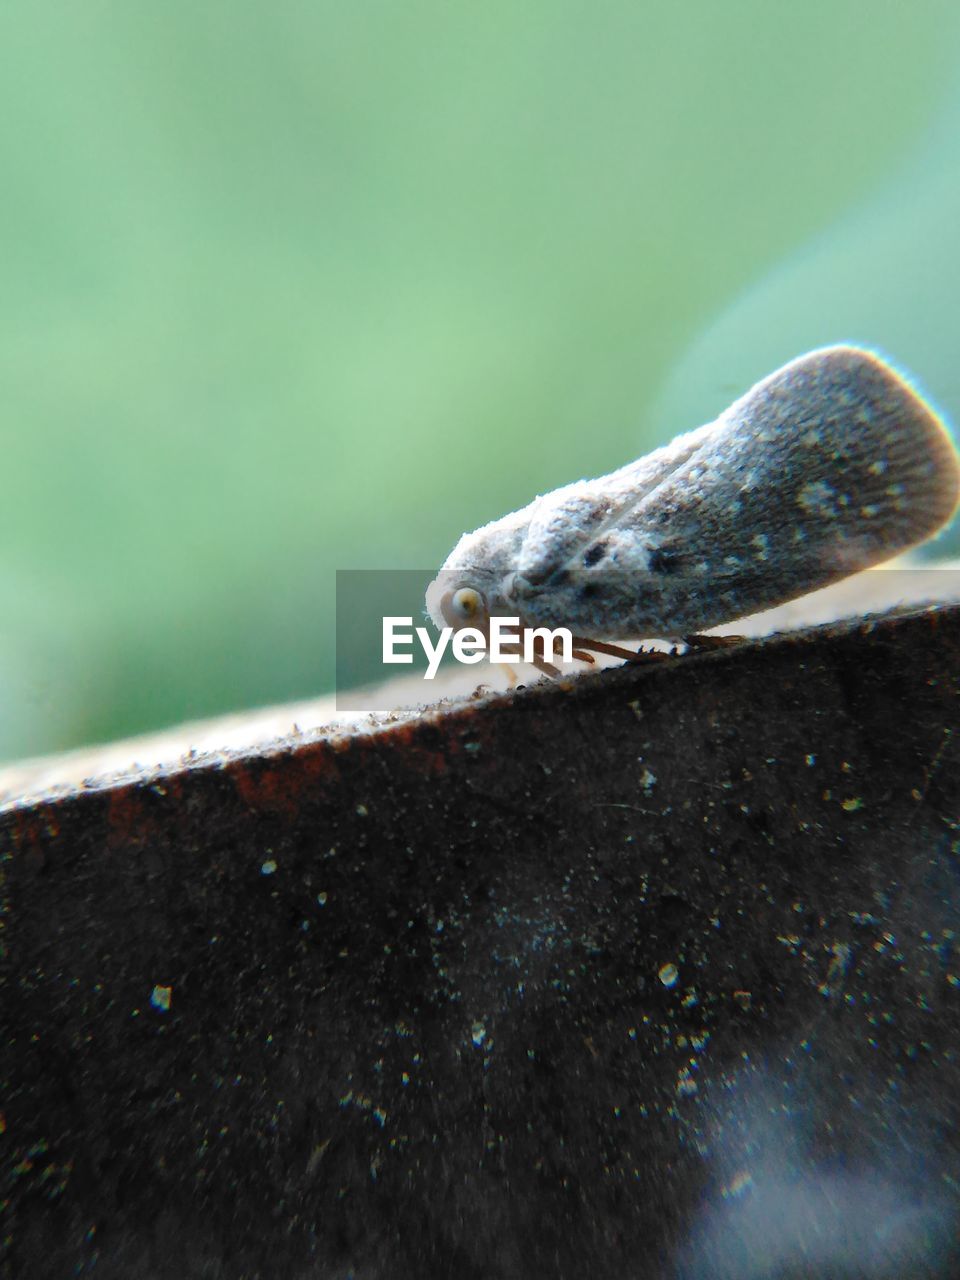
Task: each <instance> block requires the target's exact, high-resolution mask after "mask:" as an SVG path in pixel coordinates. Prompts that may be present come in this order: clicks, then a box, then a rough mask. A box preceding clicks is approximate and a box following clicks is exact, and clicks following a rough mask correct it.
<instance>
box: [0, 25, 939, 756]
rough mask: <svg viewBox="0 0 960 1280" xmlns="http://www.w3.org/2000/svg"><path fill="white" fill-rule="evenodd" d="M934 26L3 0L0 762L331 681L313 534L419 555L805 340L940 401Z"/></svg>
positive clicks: (324, 575)
mask: <svg viewBox="0 0 960 1280" xmlns="http://www.w3.org/2000/svg"><path fill="white" fill-rule="evenodd" d="M958 26H960V7H958V6H956V5H954V4H952V3H947V2H946V0H944V2H943V3H933V2H931V0H913V2H912V3H911V4H909V5H907V4H899V3H893V2H891V3H883V2H882V0H813V2H810V0H808V2H807V3H804V4H803V5H786V4H771V3H769V0H749V2H746V0H740V2H738V0H727V2H726V3H724V4H717V3H716V0H692V2H691V0H688V3H685V4H683V5H653V4H651V3H642V2H638V0H617V2H615V3H603V2H601V3H599V4H596V3H595V4H590V5H587V4H583V3H569V2H566V0H551V2H550V3H544V2H542V0H531V2H530V3H526V4H523V5H519V4H516V3H510V4H505V3H497V2H496V0H494V3H491V4H487V5H483V6H466V5H462V6H456V5H449V4H440V3H417V2H414V3H407V4H404V5H398V4H393V3H385V2H384V0H365V2H364V3H361V4H355V5H346V4H342V3H341V4H330V3H311V4H307V3H300V2H298V3H292V2H288V3H279V4H277V3H273V4H266V3H259V4H255V3H243V2H239V3H238V2H236V0H234V2H233V3H230V4H227V3H222V2H221V3H210V4H203V5H197V4H194V3H190V4H187V3H185V2H184V0H174V2H172V3H171V2H167V3H164V4H162V5H146V4H143V3H136V2H134V3H124V4H117V3H115V4H105V3H95V2H94V3H90V4H84V5H73V4H64V3H62V2H58V3H46V2H45V0H8V3H5V4H4V5H3V7H2V9H0V122H2V123H0V165H2V175H3V198H2V201H0V245H2V254H3V257H2V261H3V275H2V289H0V396H2V412H3V419H2V422H3V425H2V431H3V470H2V479H3V501H2V504H0V520H2V536H0V586H2V600H3V611H2V616H0V710H2V714H0V757H3V758H10V757H16V756H21V755H26V754H30V753H35V752H41V751H50V750H55V749H60V748H65V747H69V746H72V745H75V744H78V743H82V742H89V741H95V740H103V739H108V738H112V737H116V736H119V735H123V734H128V733H133V732H139V731H143V730H146V729H150V728H152V727H155V726H161V725H166V724H171V723H175V722H176V721H178V720H181V719H184V718H190V717H196V716H201V715H207V714H212V713H215V712H219V711H223V710H232V709H237V708H241V707H244V706H254V705H257V704H263V703H267V702H272V701H276V700H281V699H288V698H295V697H303V696H309V695H313V694H317V693H321V692H323V691H324V690H328V689H330V688H331V685H332V680H333V651H332V650H333V633H334V626H333V592H334V570H335V569H336V568H337V567H341V568H359V567H392V566H403V567H406V566H409V567H414V566H418V567H422V566H429V565H435V564H439V562H440V561H441V560H442V559H443V557H444V556H445V555H446V553H447V552H448V551H449V549H450V548H451V547H452V545H453V543H454V542H455V541H456V539H457V537H458V536H459V535H460V533H461V532H462V531H463V530H464V529H468V528H474V527H476V526H477V525H479V524H481V523H483V522H484V521H486V520H488V519H491V518H493V517H494V516H497V515H500V514H502V513H503V512H504V511H506V510H508V509H510V508H512V507H515V506H517V505H520V504H523V503H525V502H527V501H528V500H529V499H530V498H531V497H532V496H533V495H534V494H535V493H537V492H542V491H544V490H545V489H549V488H552V487H554V486H556V485H558V484H561V483H565V482H567V481H569V480H571V479H575V478H577V477H578V476H581V475H596V474H601V473H602V472H604V471H606V470H610V469H612V468H613V467H616V466H619V465H621V464H622V463H623V462H625V461H627V460H628V459H630V458H632V457H634V456H637V455H638V454H639V453H641V452H643V451H645V450H646V449H648V448H649V447H651V446H652V445H654V444H656V443H658V442H661V441H663V440H665V439H668V438H669V437H670V436H672V435H673V434H675V432H676V431H678V430H681V429H686V428H688V427H691V426H693V425H696V423H697V422H699V421H702V420H704V419H706V418H709V417H712V416H714V415H715V414H716V413H717V412H718V411H719V410H720V409H722V408H724V407H725V405H726V403H727V402H728V401H729V400H730V399H731V398H732V397H733V396H734V395H736V394H738V393H739V392H740V391H742V390H743V389H745V387H746V385H747V384H748V383H749V382H750V381H752V380H753V379H754V378H755V377H758V376H760V375H761V374H764V373H766V372H768V371H769V370H770V369H771V368H772V367H773V366H774V365H775V364H777V363H779V362H780V361H782V360H785V359H788V358H789V357H791V356H793V355H795V354H798V352H799V351H801V350H803V349H805V348H807V347H810V346H814V345H820V344H822V343H824V342H828V341H834V340H837V339H844V338H846V339H856V340H859V341H864V342H867V343H871V344H874V345H879V346H880V347H881V348H883V349H885V350H887V351H888V352H889V353H890V354H892V355H894V356H895V357H896V358H897V359H898V360H900V361H902V362H903V363H904V364H905V365H906V366H907V367H909V368H910V369H911V370H912V371H913V372H914V373H915V374H916V375H917V376H918V378H919V379H920V380H921V382H922V384H923V385H924V386H925V387H926V388H927V389H928V391H929V392H930V393H931V394H932V395H933V397H934V399H935V400H937V402H938V403H939V404H940V405H941V406H942V407H944V408H946V409H947V410H949V411H950V412H951V413H952V414H953V416H954V417H955V418H957V417H960V372H958V368H957V366H958V352H960V344H958V336H960V333H958V328H960V326H958V321H957V294H958V288H957V286H958V283H960V270H958V268H960V231H958V228H960V165H958V163H957V162H958V159H960V143H958V139H960V97H958V94H957V92H956V90H955V88H954V85H956V84H957V83H958V82H960V77H958V68H960V38H958V35H960V33H958ZM943 545H944V544H941V546H943Z"/></svg>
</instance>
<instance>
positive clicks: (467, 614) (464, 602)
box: [450, 587, 483, 622]
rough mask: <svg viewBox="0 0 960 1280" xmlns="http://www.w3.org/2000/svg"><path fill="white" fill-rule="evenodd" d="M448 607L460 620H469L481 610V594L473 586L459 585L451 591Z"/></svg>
mask: <svg viewBox="0 0 960 1280" xmlns="http://www.w3.org/2000/svg"><path fill="white" fill-rule="evenodd" d="M450 607H451V609H452V610H453V612H454V614H455V615H456V616H457V617H458V618H459V619H460V621H461V622H471V621H472V620H473V619H474V618H475V617H476V616H477V615H478V614H479V613H481V612H482V611H483V596H482V595H481V594H480V592H479V591H474V589H473V587H461V588H460V589H459V591H455V592H454V593H453V597H452V599H451V600H450Z"/></svg>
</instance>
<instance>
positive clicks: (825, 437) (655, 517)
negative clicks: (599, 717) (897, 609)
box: [508, 347, 960, 639]
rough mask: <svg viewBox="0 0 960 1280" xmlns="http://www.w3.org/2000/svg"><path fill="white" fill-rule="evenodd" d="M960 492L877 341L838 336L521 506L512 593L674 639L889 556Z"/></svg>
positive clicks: (943, 437) (944, 448) (548, 610)
mask: <svg viewBox="0 0 960 1280" xmlns="http://www.w3.org/2000/svg"><path fill="white" fill-rule="evenodd" d="M958 492H960V471H958V463H957V455H956V451H955V449H954V446H953V444H952V442H951V440H950V437H949V435H948V434H947V432H946V430H945V428H944V427H943V424H942V423H941V422H940V420H939V419H938V417H937V416H936V414H935V413H934V412H933V411H932V410H931V409H930V407H929V406H928V405H927V404H926V403H925V402H924V401H923V399H921V397H920V396H919V395H917V393H916V392H915V391H914V390H913V389H912V388H911V387H910V386H908V385H907V383H906V382H905V381H904V380H903V379H902V378H901V377H900V376H899V375H898V374H897V373H896V372H895V371H894V370H893V369H891V368H890V366H889V365H887V364H886V363H885V362H884V361H882V360H881V359H879V357H877V356H875V355H873V354H872V353H870V352H867V351H863V350H859V349H857V348H853V347H831V348H825V349H823V350H821V351H814V352H811V353H810V354H809V355H806V356H802V357H800V358H799V359H798V360H795V361H793V362H792V363H791V364H789V365H786V366H785V367H784V368H782V369H780V370H778V371H777V372H776V373H773V374H771V375H770V377H768V378H766V379H764V381H762V382H760V383H758V384H757V385H756V386H755V387H753V388H752V389H751V390H750V391H749V392H748V393H747V394H746V395H745V396H743V397H742V398H741V399H740V400H738V401H737V402H736V403H735V404H734V405H732V406H731V408H730V409H728V410H727V412H726V413H724V414H723V415H722V416H721V417H720V418H718V419H717V421H716V422H713V423H709V424H708V425H707V426H705V427H701V428H700V429H699V430H697V431H693V432H690V433H689V434H688V435H685V436H681V437H679V438H678V439H677V440H675V441H674V442H673V443H672V444H670V445H668V446H667V447H666V448H664V449H660V450H657V451H656V452H655V453H652V454H650V455H649V456H648V457H646V458H641V459H640V460H639V461H637V462H635V463H632V464H631V465H630V466H627V467H624V468H622V469H621V470H620V471H617V472H614V473H613V474H612V475H609V476H604V477H602V478H601V479H599V480H594V481H580V482H578V483H577V484H574V485H569V486H567V487H566V488H565V489H560V490H557V491H556V492H555V493H553V494H547V495H546V496H545V497H543V498H540V499H538V500H537V501H536V502H535V503H533V504H531V506H530V507H529V508H527V509H526V510H525V511H524V512H522V513H515V516H514V519H515V520H517V523H516V540H515V542H514V554H515V557H516V559H515V569H516V573H515V576H514V577H513V578H512V580H511V584H510V589H509V593H508V595H509V599H508V603H509V604H510V606H511V607H515V608H516V609H517V610H518V612H519V613H520V614H521V615H522V616H524V618H525V619H526V620H527V621H528V622H531V623H533V622H535V623H538V624H547V625H550V626H569V627H571V628H572V629H573V630H574V631H576V632H578V633H580V634H584V635H590V636H593V637H595V638H597V639H603V638H613V637H622V638H625V637H643V636H666V637H674V636H679V635H682V634H684V633H685V632H688V631H695V630H703V629H705V628H709V627H712V626H716V625H718V624H719V623H722V622H727V621H731V620H733V619H736V618H739V617H743V616H745V615H747V614H749V613H754V612H757V611H759V610H762V609H767V608H772V607H773V606H775V605H778V604H781V603H783V602H784V601H786V600H790V599H793V598H795V597H796V596H800V595H803V594H805V593H807V592H809V591H813V590H816V589H817V588H819V587H824V586H827V585H828V584H829V583H831V582H834V581H837V580H838V579H840V578H843V577H845V576H847V575H848V574H851V573H855V572H857V571H859V570H861V569H866V568H869V567H870V566H872V565H875V564H878V563H880V562H882V561H884V560H888V559H890V558H891V557H893V556H894V555H897V554H898V553H900V552H902V551H904V550H906V549H907V548H909V547H911V546H915V545H916V544H917V543H919V542H922V541H924V540H925V539H927V538H929V537H930V536H932V534H934V533H935V532H936V531H937V530H938V529H940V528H941V527H942V526H943V525H944V524H945V523H946V521H948V520H949V519H950V517H951V516H952V515H953V513H954V511H955V509H956V506H957V499H958ZM517 517H523V518H522V519H517Z"/></svg>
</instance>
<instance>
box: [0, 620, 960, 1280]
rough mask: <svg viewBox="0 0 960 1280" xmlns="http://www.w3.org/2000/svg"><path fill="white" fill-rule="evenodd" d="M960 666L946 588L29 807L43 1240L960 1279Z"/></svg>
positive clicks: (35, 1207)
mask: <svg viewBox="0 0 960 1280" xmlns="http://www.w3.org/2000/svg"><path fill="white" fill-rule="evenodd" d="M958 679H960V610H958V609H954V608H939V609H932V610H927V611H923V612H917V613H913V614H909V615H904V616H899V617H892V616H890V617H884V618H882V619H879V620H874V621H872V622H864V623H861V624H853V625H847V626H836V627H832V628H828V629H824V630H820V631H810V632H805V633H801V634H798V635H795V636H791V637H789V638H787V639H777V638H774V639H772V640H768V641H765V642H759V643H751V644H747V645H744V646H743V647H741V648H738V649H730V650H726V651H720V652H715V653H702V654H695V655H692V656H689V657H685V658H680V659H677V660H675V661H672V662H668V663H665V664H663V665H662V666H657V667H652V668H636V669H630V670H626V669H620V670H617V671H611V672H605V673H602V674H600V675H597V676H595V677H589V676H588V677H585V678H581V679H580V680H578V681H576V682H569V683H567V684H563V685H559V686H551V687H537V688H533V689H529V690H525V691H521V692H519V693H518V694H516V695H514V696H499V695H498V696H496V697H493V698H487V699H477V700H475V701H473V702H470V701H466V702H461V703H459V704H455V705H452V706H449V707H447V708H435V709H433V710H431V711H430V712H429V713H425V714H424V715H423V716H421V717H419V718H414V719H407V720H404V721H401V722H398V723H397V724H396V725H393V726H389V725H388V726H385V727H383V728H381V729H378V730H376V731H374V732H359V731H357V732H354V733H339V734H337V735H334V736H331V737H328V738H323V737H320V738H318V739H316V740H314V741H312V742H306V743H299V744H288V745H285V744H283V743H280V744H277V745H276V747H275V749H273V750H272V751H265V752H260V753H258V754H256V755H252V756H245V757H241V758H233V759H224V760H222V761H220V762H214V763H212V764H211V763H207V764H204V765H199V766H197V765H195V766H193V767H185V768H182V769H179V770H174V771H167V772H165V773H162V774H158V775H154V776H149V777H147V776H145V777H143V778H139V779H135V780H133V781H130V780H125V781H121V782H117V783H115V784H113V785H104V786H102V787H99V788H92V789H88V790H86V791H83V790H81V791H75V792H72V793H70V794H67V795H63V796H58V797H56V798H54V799H51V800H48V801H42V800H41V801H33V802H31V803H30V804H28V805H24V806H21V807H14V808H12V809H11V810H9V811H8V812H7V813H6V814H5V815H4V816H3V818H2V819H0V853H2V856H3V864H2V869H3V873H4V889H3V894H4V910H5V913H6V914H5V926H6V927H5V931H4V935H3V936H4V942H5V948H6V950H5V953H4V960H3V984H4V985H3V992H2V1001H3V1003H2V1024H3V1025H2V1048H0V1053H2V1058H0V1084H2V1102H0V1106H2V1110H3V1121H4V1129H5V1131H4V1133H3V1136H2V1137H0V1159H2V1166H0V1168H2V1178H3V1190H2V1192H0V1195H2V1197H3V1201H4V1214H3V1220H4V1225H3V1229H2V1235H3V1248H4V1255H3V1256H4V1259H5V1266H6V1271H5V1275H7V1276H10V1277H17V1278H18V1280H19V1277H29V1278H30V1280H34V1278H36V1280H46V1278H48V1277H49V1278H50V1280H61V1278H65V1277H68V1276H75V1275H86V1274H90V1275H95V1276H97V1277H109V1278H111V1280H112V1278H113V1277H117V1278H120V1277H122V1278H123V1280H139V1278H140V1277H150V1278H151V1280H154V1278H155V1280H168V1278H169V1280H184V1278H187V1277H190V1278H192V1277H209V1278H211V1280H212V1278H213V1277H224V1278H226V1277H229V1278H230V1280H254V1278H258V1280H259V1278H261V1277H262V1278H263V1280H268V1278H269V1280H273V1278H274V1277H290V1278H291V1280H299V1278H301V1277H303V1278H306V1277H318V1278H319V1277H330V1278H331V1280H333V1278H336V1280H346V1278H347V1277H351V1276H352V1277H356V1278H357V1280H373V1278H376V1280H387V1278H389V1280H404V1278H406V1277H411V1278H412V1277H428V1278H430V1277H434V1276H437V1277H444V1276H455V1277H457V1280H474V1278H476V1280H479V1278H480V1277H483V1280H494V1278H496V1277H574V1276H576V1277H583V1276H590V1277H603V1278H605V1277H613V1276H621V1275H628V1276H637V1277H658V1276H663V1277H672V1276H690V1277H693V1276H696V1277H703V1276H706V1277H728V1276H729V1277H735V1276H736V1277H760V1276H763V1277H772V1276H807V1275H810V1276H813V1275H817V1276H821V1275H822V1276H830V1277H836V1276H846V1275H854V1276H860V1275H863V1276H871V1277H872V1276H900V1275H905V1274H910V1275H914V1276H917V1275H938V1276H939V1275H944V1276H946V1275H954V1274H957V1272H958V1269H960V1250H958V1247H957V1245H956V1240H957V1238H958V1226H960V1129H958V1120H960V957H958V955H957V953H956V946H957V936H958V934H960V919H958V908H957V900H958V889H960V881H958V877H960V862H958V850H960V803H958V799H960V728H958ZM151 997H153V999H151ZM167 1004H169V1007H167V1008H165V1007H164V1006H165V1005H167Z"/></svg>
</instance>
